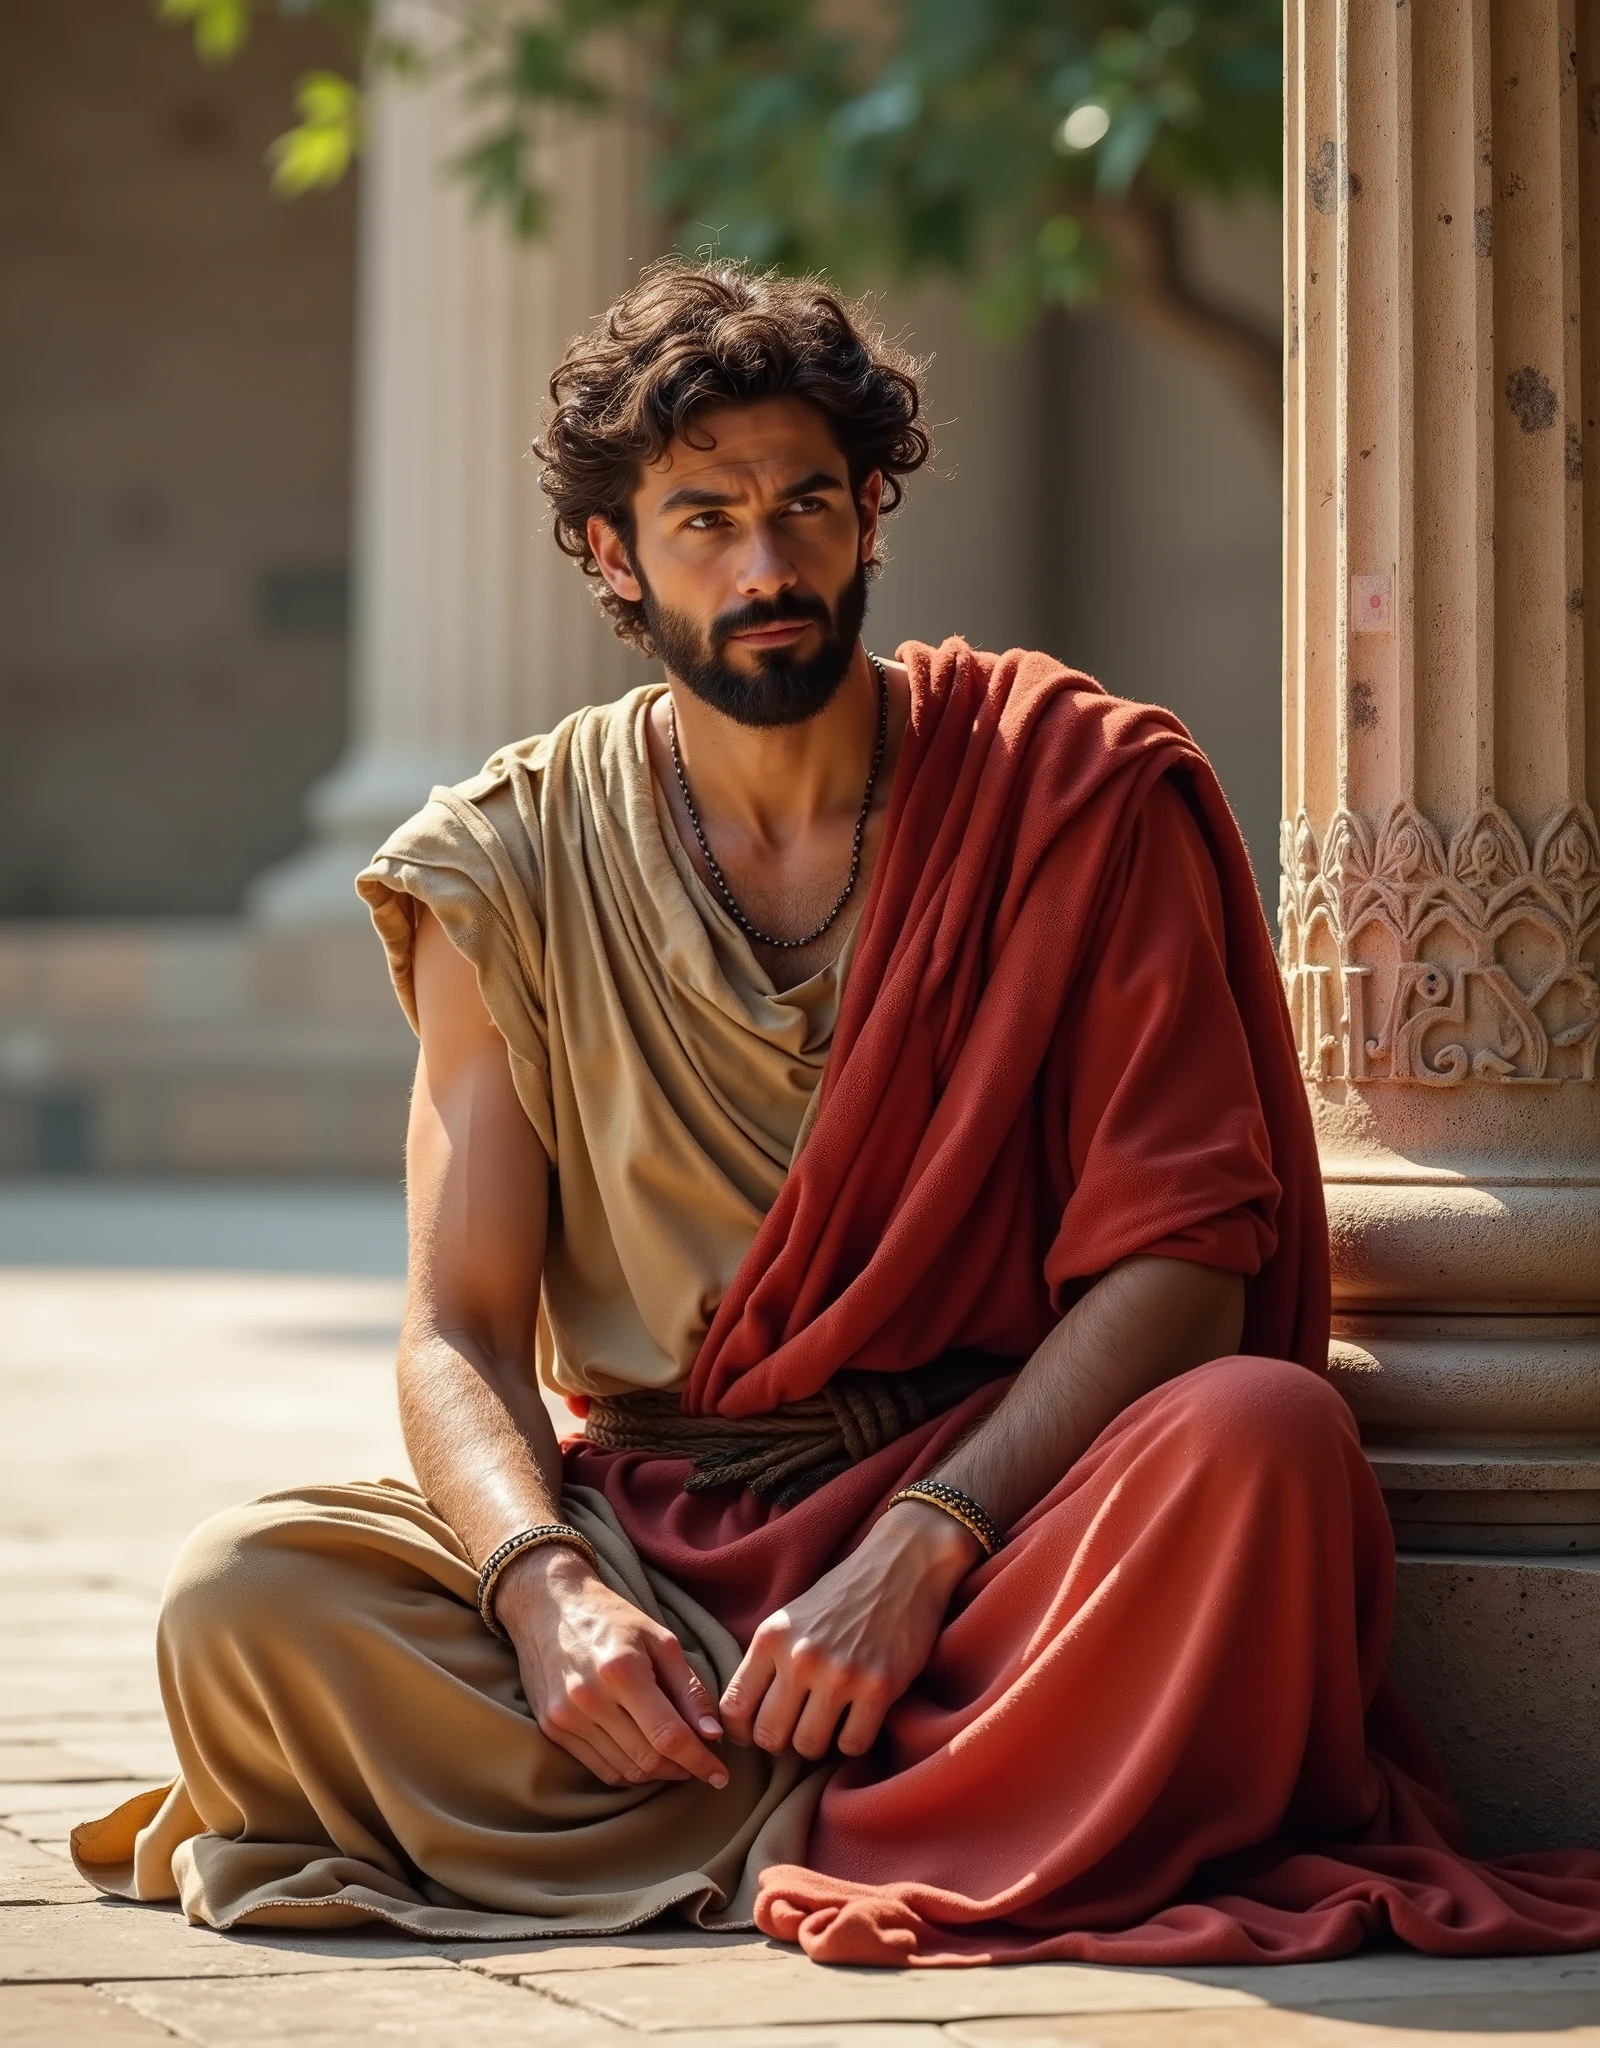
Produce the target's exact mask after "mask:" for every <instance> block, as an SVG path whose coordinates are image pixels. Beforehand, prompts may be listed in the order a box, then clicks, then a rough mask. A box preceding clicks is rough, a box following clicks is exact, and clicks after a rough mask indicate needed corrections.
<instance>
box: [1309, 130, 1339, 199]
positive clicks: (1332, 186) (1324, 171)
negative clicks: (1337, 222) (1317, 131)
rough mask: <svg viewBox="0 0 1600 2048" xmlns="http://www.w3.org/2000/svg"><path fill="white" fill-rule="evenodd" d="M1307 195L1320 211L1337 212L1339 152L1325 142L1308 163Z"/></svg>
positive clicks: (1329, 143) (1331, 144)
mask: <svg viewBox="0 0 1600 2048" xmlns="http://www.w3.org/2000/svg"><path fill="white" fill-rule="evenodd" d="M1306 197H1307V198H1308V199H1309V200H1310V201H1311V204H1312V205H1313V206H1314V207H1315V208H1316V209H1317V211H1318V213H1336V212H1337V211H1338V208H1339V152H1338V150H1337V149H1336V148H1335V147H1334V145H1333V143H1331V142H1323V143H1322V144H1321V146H1320V147H1319V148H1318V150H1317V153H1316V155H1315V156H1314V157H1313V158H1312V160H1311V162H1310V163H1308V164H1307V165H1306Z"/></svg>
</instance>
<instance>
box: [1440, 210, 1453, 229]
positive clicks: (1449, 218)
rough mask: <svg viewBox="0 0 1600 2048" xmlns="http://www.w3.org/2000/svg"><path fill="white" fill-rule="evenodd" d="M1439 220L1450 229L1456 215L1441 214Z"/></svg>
mask: <svg viewBox="0 0 1600 2048" xmlns="http://www.w3.org/2000/svg"><path fill="white" fill-rule="evenodd" d="M1439 218H1440V220H1442V221H1443V222H1444V224H1445V226H1446V227H1449V225H1450V223H1451V222H1452V221H1453V220H1454V219H1455V215H1454V214H1453V213H1441V214H1440V216H1439Z"/></svg>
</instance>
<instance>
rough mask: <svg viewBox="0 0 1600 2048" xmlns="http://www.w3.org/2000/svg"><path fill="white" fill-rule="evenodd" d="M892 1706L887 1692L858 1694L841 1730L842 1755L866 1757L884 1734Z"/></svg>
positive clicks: (851, 1704)
mask: <svg viewBox="0 0 1600 2048" xmlns="http://www.w3.org/2000/svg"><path fill="white" fill-rule="evenodd" d="M892 1704H893V1702H892V1701H891V1700H890V1699H889V1696H888V1693H887V1691H886V1690H873V1691H869V1692H860V1693H857V1695H856V1697H855V1698H854V1699H853V1700H852V1701H851V1702H850V1711H849V1713H848V1714H847V1715H846V1716H845V1722H844V1726H843V1727H842V1728H841V1729H840V1730H839V1753H840V1755H841V1756H865V1755H866V1753H867V1751H868V1750H869V1749H871V1747H872V1745H873V1744H874V1743H875V1742H876V1741H877V1739H878V1737H879V1735H880V1734H881V1733H882V1730H883V1724H884V1721H885V1719H886V1717H887V1715H888V1712H889V1708H890V1706H891V1705H892Z"/></svg>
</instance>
